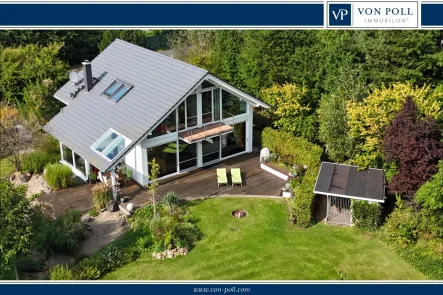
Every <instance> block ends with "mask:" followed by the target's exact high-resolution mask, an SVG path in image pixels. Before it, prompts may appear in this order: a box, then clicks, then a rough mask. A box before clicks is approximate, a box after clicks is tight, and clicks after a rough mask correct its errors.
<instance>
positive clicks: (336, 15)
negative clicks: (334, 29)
mask: <svg viewBox="0 0 443 295" xmlns="http://www.w3.org/2000/svg"><path fill="white" fill-rule="evenodd" d="M348 13H349V11H348V10H347V9H339V10H338V13H336V12H335V11H332V14H333V15H334V18H335V20H338V19H339V18H340V20H343V18H344V17H345V15H348Z"/></svg>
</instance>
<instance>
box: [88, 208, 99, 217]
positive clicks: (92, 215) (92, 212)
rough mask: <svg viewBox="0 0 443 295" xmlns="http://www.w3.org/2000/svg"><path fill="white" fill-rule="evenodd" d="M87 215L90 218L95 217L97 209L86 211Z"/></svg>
mask: <svg viewBox="0 0 443 295" xmlns="http://www.w3.org/2000/svg"><path fill="white" fill-rule="evenodd" d="M88 215H89V216H91V217H96V216H98V212H97V209H95V208H92V209H91V210H89V211H88Z"/></svg>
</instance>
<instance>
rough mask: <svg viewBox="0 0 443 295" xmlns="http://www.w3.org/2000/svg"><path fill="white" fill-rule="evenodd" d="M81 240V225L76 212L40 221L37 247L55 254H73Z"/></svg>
mask: <svg viewBox="0 0 443 295" xmlns="http://www.w3.org/2000/svg"><path fill="white" fill-rule="evenodd" d="M82 239H83V224H82V222H81V215H80V213H79V212H78V211H74V210H72V211H69V212H68V213H66V214H64V215H61V216H59V217H57V218H56V219H55V220H50V219H46V220H44V221H42V224H41V226H40V227H39V228H38V231H37V246H38V247H39V248H40V249H42V250H49V251H53V252H57V253H73V252H74V251H75V250H76V249H77V248H78V246H79V244H80V241H81V240H82Z"/></svg>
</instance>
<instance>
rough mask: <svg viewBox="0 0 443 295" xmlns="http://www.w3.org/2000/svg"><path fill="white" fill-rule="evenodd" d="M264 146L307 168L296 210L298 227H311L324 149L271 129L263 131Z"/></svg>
mask: <svg viewBox="0 0 443 295" xmlns="http://www.w3.org/2000/svg"><path fill="white" fill-rule="evenodd" d="M262 145H263V147H267V148H268V149H269V150H270V151H271V153H275V154H277V155H278V156H280V159H282V160H283V161H284V162H286V163H288V164H291V165H294V164H301V165H306V166H307V171H306V174H305V176H304V177H303V181H302V183H301V184H300V185H299V186H298V187H297V188H296V190H295V199H294V210H295V214H296V216H297V221H296V223H297V225H299V226H302V227H308V226H310V225H311V222H312V203H313V201H314V197H315V194H314V185H315V181H316V179H317V174H318V171H319V169H320V164H321V155H322V154H323V150H322V148H321V147H320V146H318V145H316V144H313V143H311V142H309V141H307V140H306V139H304V138H301V137H295V136H294V135H292V133H290V132H282V131H278V130H274V129H272V128H269V127H268V128H265V129H264V130H263V133H262Z"/></svg>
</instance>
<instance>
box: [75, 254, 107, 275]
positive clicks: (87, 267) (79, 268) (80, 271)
mask: <svg viewBox="0 0 443 295" xmlns="http://www.w3.org/2000/svg"><path fill="white" fill-rule="evenodd" d="M73 272H74V276H75V279H76V280H95V279H98V278H99V277H100V275H101V272H100V269H99V266H98V262H97V259H95V260H94V259H91V258H84V259H82V260H81V261H80V262H79V263H78V264H77V265H76V266H75V267H74V268H73Z"/></svg>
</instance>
